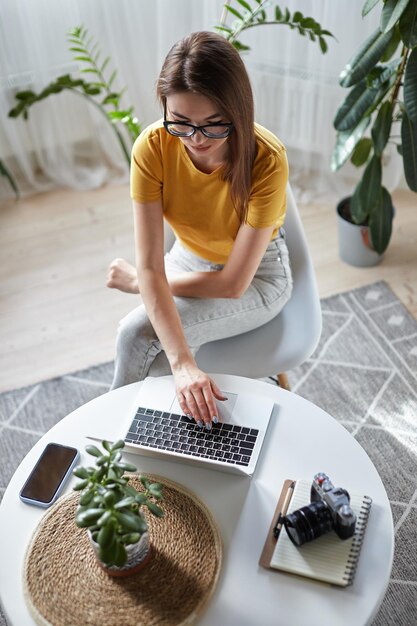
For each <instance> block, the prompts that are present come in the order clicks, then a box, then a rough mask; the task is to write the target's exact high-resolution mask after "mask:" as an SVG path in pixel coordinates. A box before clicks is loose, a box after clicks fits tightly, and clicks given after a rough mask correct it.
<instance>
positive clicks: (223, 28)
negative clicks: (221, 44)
mask: <svg viewBox="0 0 417 626" xmlns="http://www.w3.org/2000/svg"><path fill="white" fill-rule="evenodd" d="M214 28H215V29H216V30H221V31H223V32H225V33H228V34H229V35H230V34H231V33H233V30H232V29H231V28H229V26H226V25H224V24H219V25H218V26H215V27H214Z"/></svg>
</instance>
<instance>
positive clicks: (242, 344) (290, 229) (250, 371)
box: [165, 185, 322, 389]
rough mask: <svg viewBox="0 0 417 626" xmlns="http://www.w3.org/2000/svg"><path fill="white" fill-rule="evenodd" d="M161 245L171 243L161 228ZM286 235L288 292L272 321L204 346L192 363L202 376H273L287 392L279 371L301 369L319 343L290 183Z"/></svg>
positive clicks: (315, 298)
mask: <svg viewBox="0 0 417 626" xmlns="http://www.w3.org/2000/svg"><path fill="white" fill-rule="evenodd" d="M166 226H167V228H166V231H165V247H166V249H169V248H170V247H171V245H172V242H173V234H172V231H171V232H169V230H170V229H169V227H168V225H166ZM284 228H285V233H286V242H287V246H288V251H289V255H290V263H291V268H292V274H293V281H294V286H293V292H292V295H291V298H290V300H289V301H288V302H287V304H286V305H285V307H284V308H283V310H282V311H281V313H279V315H277V316H276V317H275V318H274V319H273V320H271V321H270V322H268V323H267V324H264V325H263V326H260V327H259V328H256V329H255V330H251V331H249V332H246V333H242V334H241V335H236V336H234V337H230V338H228V339H221V340H219V341H212V342H210V343H206V344H204V345H203V346H202V347H201V348H200V350H199V351H198V353H197V357H196V360H197V363H198V365H199V367H201V369H203V370H204V371H206V372H213V373H214V372H216V373H219V374H236V375H238V376H246V377H248V378H264V377H267V376H268V377H271V376H277V382H279V384H280V385H281V386H283V387H286V388H287V389H288V381H287V377H286V375H285V374H284V372H287V371H288V370H290V369H292V368H293V367H296V366H298V365H301V363H303V362H304V361H305V360H306V359H308V357H309V356H310V355H311V354H312V353H313V351H314V350H315V348H316V346H317V344H318V341H319V339H320V334H321V328H322V318H321V308H320V299H319V295H318V291H317V285H316V279H315V275H314V270H313V265H312V262H311V259H310V255H309V252H308V247H307V241H306V237H305V234H304V230H303V226H302V223H301V219H300V215H299V212H298V208H297V205H296V203H295V200H294V196H293V193H292V190H291V187H290V185H288V186H287V216H286V219H285V225H284Z"/></svg>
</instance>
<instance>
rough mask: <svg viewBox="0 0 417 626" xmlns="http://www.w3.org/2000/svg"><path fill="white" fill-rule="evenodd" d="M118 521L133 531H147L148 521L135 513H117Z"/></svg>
mask: <svg viewBox="0 0 417 626" xmlns="http://www.w3.org/2000/svg"><path fill="white" fill-rule="evenodd" d="M115 516H116V519H117V521H118V522H119V523H120V524H121V525H122V526H123V528H125V529H126V530H130V531H133V532H138V533H143V532H146V529H147V526H146V522H145V520H144V519H143V518H142V517H139V516H138V515H134V514H133V513H119V512H117V513H115Z"/></svg>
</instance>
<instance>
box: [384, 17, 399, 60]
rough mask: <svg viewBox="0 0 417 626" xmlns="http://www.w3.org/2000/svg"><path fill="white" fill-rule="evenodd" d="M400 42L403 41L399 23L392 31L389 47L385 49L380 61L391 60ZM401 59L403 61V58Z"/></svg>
mask: <svg viewBox="0 0 417 626" xmlns="http://www.w3.org/2000/svg"><path fill="white" fill-rule="evenodd" d="M400 42H401V35H400V29H399V27H398V24H397V25H396V26H395V27H394V30H393V31H392V39H391V41H390V43H389V45H388V47H387V49H386V50H385V52H384V54H383V55H382V57H381V59H380V61H381V62H386V61H389V60H390V59H391V57H392V56H393V55H394V53H395V52H396V50H397V48H398V46H399V44H400ZM400 61H401V59H400Z"/></svg>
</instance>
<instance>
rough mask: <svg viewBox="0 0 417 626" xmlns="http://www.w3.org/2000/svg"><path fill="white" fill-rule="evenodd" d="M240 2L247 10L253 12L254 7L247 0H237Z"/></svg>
mask: <svg viewBox="0 0 417 626" xmlns="http://www.w3.org/2000/svg"><path fill="white" fill-rule="evenodd" d="M237 1H238V2H239V4H240V6H242V7H243V8H244V9H246V10H247V11H249V13H252V9H251V6H250V5H249V4H248V3H247V2H245V0H237Z"/></svg>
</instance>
